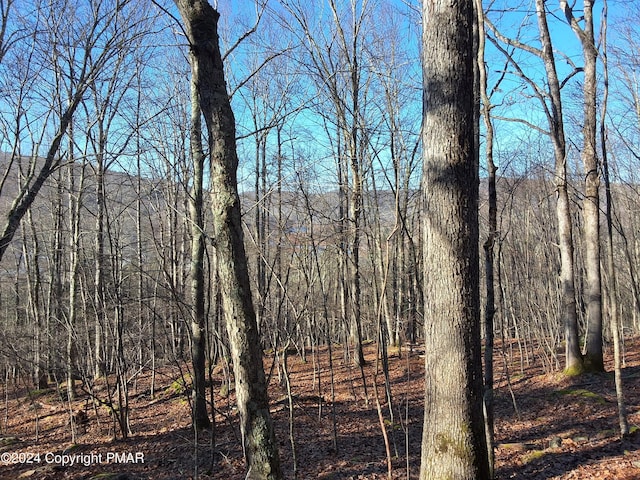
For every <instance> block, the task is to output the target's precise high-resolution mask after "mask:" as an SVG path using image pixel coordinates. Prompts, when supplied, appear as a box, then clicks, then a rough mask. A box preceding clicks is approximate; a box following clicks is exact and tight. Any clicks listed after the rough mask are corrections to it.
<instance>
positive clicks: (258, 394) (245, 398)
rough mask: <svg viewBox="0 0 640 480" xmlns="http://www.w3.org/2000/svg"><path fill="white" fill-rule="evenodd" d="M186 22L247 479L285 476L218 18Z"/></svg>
mask: <svg viewBox="0 0 640 480" xmlns="http://www.w3.org/2000/svg"><path fill="white" fill-rule="evenodd" d="M176 5H177V6H178V9H179V10H180V15H181V16H182V19H183V21H184V24H185V30H186V34H187V38H188V40H189V44H190V45H189V48H190V52H191V61H192V62H194V64H193V66H192V71H193V74H194V76H195V79H194V80H195V84H196V85H197V87H198V96H197V98H195V99H193V100H194V101H198V102H199V104H200V109H201V111H202V115H203V118H204V120H205V123H206V126H207V130H208V134H209V148H210V154H211V192H212V193H211V195H212V202H211V203H212V211H213V229H214V234H213V242H214V247H215V252H216V261H217V265H218V275H219V278H220V289H221V294H222V308H223V311H224V317H225V321H226V326H227V333H228V336H229V340H230V343H231V355H232V359H233V367H234V375H235V380H236V397H237V402H238V411H239V413H240V422H241V423H240V426H241V432H242V439H243V447H244V450H245V456H246V460H247V466H248V470H249V473H248V478H254V479H269V480H276V479H280V478H282V473H281V469H280V458H279V455H278V448H277V443H276V439H275V433H274V430H273V424H272V421H271V415H270V412H269V401H268V396H267V385H266V379H265V374H264V368H263V363H262V348H261V343H260V336H259V334H258V328H257V324H256V315H255V310H254V307H253V301H252V298H251V289H250V285H249V271H248V267H247V256H246V252H245V248H244V240H243V233H242V222H241V211H240V199H239V197H238V191H237V188H238V186H237V167H238V157H237V153H236V132H235V118H234V116H233V111H232V110H231V104H230V102H229V96H228V94H227V90H226V84H225V77H224V69H223V64H222V57H221V54H220V47H219V42H218V18H219V16H220V15H219V13H218V12H217V11H216V10H215V9H213V7H211V5H209V3H207V2H206V1H203V0H176Z"/></svg>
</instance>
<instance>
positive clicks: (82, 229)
mask: <svg viewBox="0 0 640 480" xmlns="http://www.w3.org/2000/svg"><path fill="white" fill-rule="evenodd" d="M423 3H424V5H421V4H420V2H419V1H418V0H415V1H408V2H404V1H392V2H385V1H377V0H357V1H356V0H353V1H350V2H346V1H339V0H323V1H322V2H305V1H298V0H292V1H276V0H270V1H262V0H260V1H255V2H253V1H239V2H216V4H215V5H213V6H211V5H209V4H208V3H207V2H206V1H196V0H193V1H189V0H176V2H175V3H173V2H162V1H154V2H147V1H143V0H55V1H53V2H51V1H49V2H44V1H40V0H35V1H30V2H22V1H19V0H0V22H1V23H0V93H1V95H0V339H1V341H0V374H1V375H2V382H3V384H4V391H5V392H7V398H8V392H9V390H10V389H11V388H14V389H19V388H25V389H29V390H46V389H48V388H53V389H55V390H56V392H59V398H60V402H61V404H63V405H69V406H70V405H71V402H72V401H73V400H74V399H78V398H82V399H91V401H93V402H94V403H96V404H97V405H100V406H106V407H108V408H109V409H110V413H109V415H111V416H110V417H109V418H111V420H110V421H113V433H114V435H115V436H116V437H118V438H121V439H126V438H128V437H129V436H131V435H135V433H136V432H135V429H132V428H131V418H132V416H135V415H136V412H135V411H134V410H132V408H131V407H130V403H131V401H132V395H131V389H132V388H133V386H134V385H136V384H137V383H136V382H137V381H138V378H139V377H140V378H141V377H142V376H145V378H148V379H149V383H148V392H147V393H148V397H149V398H150V399H153V398H154V397H155V395H156V394H157V392H158V388H160V387H159V386H160V385H161V384H162V382H161V380H159V379H157V378H156V372H158V371H160V370H161V369H163V368H166V367H172V368H173V367H175V368H180V369H181V370H182V371H183V376H182V381H183V382H184V383H185V384H186V385H187V387H188V388H186V389H185V390H186V393H185V395H184V397H185V398H187V399H188V402H189V406H190V409H191V412H192V421H193V424H194V426H195V427H197V428H195V429H194V436H195V442H196V444H197V443H198V438H199V436H200V435H205V433H203V432H213V435H211V442H212V444H213V445H214V447H215V442H216V440H215V431H216V422H219V421H220V419H219V418H218V420H216V417H220V415H219V412H218V411H217V409H216V404H215V401H214V386H215V390H216V392H215V393H216V394H218V393H219V392H220V389H221V388H222V385H224V386H226V388H227V389H232V390H234V391H235V393H236V395H237V401H238V409H239V414H240V417H241V418H240V420H237V421H238V422H239V425H240V426H239V427H238V428H239V431H240V437H241V438H240V439H239V443H241V444H242V452H243V455H244V456H245V458H246V461H247V466H248V467H247V468H248V471H249V473H251V472H253V475H255V478H274V479H275V478H283V477H282V475H283V472H281V471H280V465H279V460H278V452H277V448H276V443H277V442H276V439H275V437H274V432H273V426H272V424H271V418H270V415H269V403H268V398H267V396H266V389H267V386H268V384H269V382H270V381H272V382H276V381H277V380H276V379H275V377H276V376H277V377H278V379H279V381H280V384H281V385H282V386H283V388H285V390H286V391H287V392H288V397H289V405H288V408H289V409H290V413H291V419H290V425H291V429H290V431H289V432H287V433H288V434H289V439H288V440H290V448H291V451H292V452H293V453H292V454H293V455H294V457H293V467H292V468H293V472H294V474H295V472H296V458H295V452H296V448H295V446H296V443H297V442H304V434H302V433H299V434H296V433H295V431H294V428H293V425H294V415H293V412H294V405H293V402H292V400H291V399H292V398H293V396H292V391H291V384H290V382H289V371H288V367H289V363H288V362H289V361H290V359H289V358H288V357H291V356H297V357H299V358H300V359H301V360H302V361H304V362H307V361H310V362H312V364H313V373H314V386H316V387H315V388H317V389H318V391H317V392H316V393H317V394H318V396H319V397H322V398H323V401H324V402H326V408H331V405H332V403H335V402H333V400H332V395H334V394H335V392H334V390H333V387H334V383H333V380H334V377H333V375H334V368H336V369H337V368H339V367H338V366H337V365H334V362H337V363H340V365H349V372H350V375H351V385H352V388H353V389H354V391H355V389H361V391H362V393H361V395H362V398H363V399H366V402H365V403H364V404H363V406H362V408H363V409H368V410H371V409H375V410H377V414H379V416H380V423H381V430H382V432H383V434H384V435H383V436H384V439H385V441H386V442H387V443H386V445H387V448H386V455H387V456H388V457H389V458H390V457H391V453H390V450H391V447H390V446H389V443H388V437H387V435H386V434H387V431H386V429H385V425H386V427H387V428H388V429H389V431H391V432H392V431H393V429H394V428H395V425H400V424H399V423H397V422H398V421H399V420H398V419H395V420H394V411H393V404H394V398H393V390H394V385H393V382H392V381H391V376H390V374H389V366H388V359H389V357H390V356H400V357H401V358H402V357H403V356H405V355H410V352H413V351H414V350H415V351H420V352H423V353H424V354H425V357H426V358H425V362H426V363H425V367H426V371H427V374H426V375H427V379H428V381H427V382H426V384H427V389H426V392H425V399H424V400H425V402H426V403H425V404H423V405H425V406H426V408H425V411H427V417H425V423H424V425H425V426H426V427H427V429H426V431H431V432H432V433H433V435H432V438H427V437H428V435H425V437H423V445H422V448H423V458H422V460H423V461H422V469H421V473H420V478H437V477H435V476H434V475H436V473H433V472H435V471H437V470H438V468H441V466H442V465H443V464H447V465H449V464H452V463H455V462H453V460H451V459H449V460H446V458H447V456H446V455H443V457H442V458H444V459H445V460H441V461H440V460H438V461H436V459H435V458H436V457H434V456H433V455H432V454H430V453H429V452H430V451H431V452H432V453H433V451H437V452H440V453H443V451H442V441H443V440H442V438H444V437H443V436H442V435H444V434H443V433H442V432H439V431H438V430H437V429H438V428H442V427H441V426H439V425H437V422H435V421H433V422H431V423H429V421H428V414H429V413H428V412H429V410H430V407H432V408H433V411H434V412H439V413H434V418H435V417H438V418H444V417H446V413H447V412H448V410H447V408H446V407H447V406H449V410H452V408H451V407H452V405H456V407H455V410H456V412H458V410H460V409H462V410H465V409H468V411H467V410H465V412H466V413H468V416H467V417H466V418H465V419H464V420H463V424H464V425H465V428H464V429H461V431H460V432H462V433H463V434H464V435H460V437H465V438H460V439H453V440H451V439H450V440H447V441H451V442H454V443H455V442H458V441H460V442H462V443H464V445H465V446H468V445H469V444H470V443H471V444H473V448H472V449H471V450H472V452H473V453H474V454H475V455H476V457H474V458H472V459H471V460H472V463H474V465H472V466H469V465H466V466H464V467H461V468H462V469H463V470H465V471H466V473H465V474H464V475H462V474H460V475H462V476H459V477H455V478H489V476H490V475H489V473H488V472H489V471H490V470H491V468H492V467H493V459H492V451H493V445H492V442H493V440H492V438H493V418H492V416H493V415H492V396H493V393H492V389H493V382H494V380H493V375H492V372H493V368H494V367H493V363H492V359H493V353H494V351H493V348H494V339H495V340H496V342H495V344H496V348H499V347H498V345H500V348H504V347H505V345H509V350H503V351H502V352H501V353H500V355H501V356H502V357H503V358H504V359H505V362H507V361H511V360H513V359H515V358H517V359H518V361H519V362H520V364H519V367H521V368H522V369H523V370H524V365H525V363H526V364H527V365H530V364H535V365H537V366H539V367H540V368H541V369H542V370H543V371H544V372H546V373H552V372H560V371H562V372H564V373H565V374H566V375H584V374H590V373H593V372H596V373H597V372H602V371H604V369H605V354H606V355H609V354H611V355H612V354H613V353H614V352H615V354H616V355H615V358H616V366H617V367H618V368H617V369H616V380H617V381H616V387H617V392H616V391H613V392H612V395H616V393H617V397H616V398H617V405H618V412H619V418H620V424H619V427H618V426H612V428H619V430H620V435H621V436H625V435H627V434H628V433H629V425H628V424H627V421H626V412H625V401H626V397H625V394H624V382H623V380H622V376H621V375H620V367H621V366H622V361H623V359H622V360H621V356H622V355H623V354H624V353H625V351H626V349H625V347H626V344H627V342H628V341H629V339H631V338H633V337H634V336H636V335H637V334H638V333H639V330H640V284H639V281H640V280H639V278H638V276H639V273H638V266H639V265H640V237H639V235H640V195H639V192H638V189H639V188H640V187H639V184H640V183H639V182H640V179H639V178H638V165H639V164H640V163H639V162H640V83H639V80H638V78H637V71H638V68H640V59H639V58H638V55H637V52H638V48H640V45H639V43H638V38H640V35H639V34H640V6H638V5H637V4H636V3H635V2H633V1H623V0H618V1H613V0H608V1H607V0H603V2H602V3H595V4H594V3H592V2H590V1H586V0H585V2H584V4H583V3H582V2H577V3H575V4H571V5H569V4H568V3H567V2H565V1H564V0H559V1H557V2H556V1H555V0H549V1H544V0H535V1H533V0H532V1H529V2H519V3H518V4H514V3H513V2H501V1H498V2H484V5H480V3H482V2H479V1H478V2H475V3H476V4H477V5H475V7H474V2H472V1H470V0H469V1H465V2H447V1H444V0H443V1H435V0H434V1H430V0H425V1H424V2H423ZM214 7H215V8H214ZM454 7H455V8H454ZM480 7H482V8H480ZM457 9H460V10H459V11H458V10H457ZM454 10H455V12H454ZM445 13H447V14H450V15H451V17H449V16H447V15H444V14H445ZM478 21H479V22H480V24H478V23H477V22H478ZM207 22H211V24H209V23H207ZM438 22H443V23H438ZM447 22H448V23H447ZM474 23H475V25H474ZM445 26H447V28H445ZM423 27H424V32H423ZM429 29H431V30H429ZM429 32H431V33H429ZM443 35H451V37H450V38H449V37H447V38H448V39H447V38H444V37H442V36H443ZM452 38H455V39H456V42H455V43H451V42H449V40H451V39H452ZM452 44H454V45H456V48H455V49H454V51H453V52H451V53H447V50H446V49H447V48H451V45H452ZM454 53H457V54H458V55H454ZM423 67H424V68H423ZM463 67H464V69H463ZM450 70H455V71H456V72H458V75H461V76H458V77H456V76H455V75H453V74H451V75H449V74H448V73H446V72H449V71H450ZM443 72H444V73H443ZM460 72H462V73H460ZM423 81H424V84H423ZM423 102H424V103H423ZM447 109H452V110H451V111H453V112H454V114H455V115H461V117H456V116H455V115H454V114H452V115H453V116H452V117H449V116H447V115H445V113H446V112H448V111H449V110H447ZM443 112H445V113H443ZM449 121H451V122H452V123H451V124H450V125H449V124H447V122H449ZM465 122H466V123H465ZM455 128H458V130H455ZM458 148H459V150H460V151H459V152H458ZM456 152H458V153H456ZM460 152H462V153H460ZM456 155H458V159H459V161H458V163H456V160H455V158H456ZM447 162H450V163H448V164H447ZM481 254H482V255H481ZM456 256H457V257H456ZM457 276H460V278H459V279H456V278H457ZM458 280H459V281H458ZM448 282H450V283H448ZM469 282H470V283H469ZM445 293H446V295H445ZM458 294H459V295H458ZM456 295H458V296H456ZM456 307H459V310H460V311H459V312H456V311H455V310H456ZM481 319H482V322H481ZM481 324H482V327H481ZM481 341H482V345H483V346H484V349H485V350H484V352H485V356H484V362H482V363H483V365H484V372H483V371H482V370H481V362H480V359H481V357H482V353H483V352H482V351H481V348H480V345H481V344H480V342H481ZM371 344H375V345H376V351H375V355H374V357H375V359H378V360H374V362H375V372H374V373H372V372H373V371H372V369H371V368H370V367H371V365H370V364H369V365H368V364H367V363H368V362H367V359H366V358H365V351H366V347H367V346H368V345H371ZM456 349H459V350H456ZM454 350H455V351H457V353H458V354H459V355H458V356H455V355H453V351H454ZM318 352H323V353H324V354H326V355H328V356H327V361H326V363H325V364H322V365H320V364H317V363H316V362H317V360H316V354H318ZM486 352H488V354H486ZM514 352H515V353H514ZM449 354H452V356H451V357H450V356H449ZM443 355H445V357H444V358H447V359H448V360H449V361H448V362H447V363H446V364H445V363H443V362H441V361H440V360H442V358H443ZM263 357H264V358H266V359H268V360H269V361H268V362H267V363H266V364H265V365H266V367H267V370H266V372H265V370H264V369H263V364H262V358H263ZM507 358H508V360H507ZM453 359H455V361H456V362H458V363H457V364H454V363H452V362H453ZM369 361H371V360H370V359H369ZM514 361H515V360H514ZM378 362H380V363H378ZM378 365H379V368H378ZM454 365H457V366H456V367H454ZM367 367H369V368H367ZM514 368H516V369H517V368H518V367H517V366H514ZM269 369H270V370H269ZM316 372H317V374H318V376H319V377H320V376H322V378H323V380H322V382H325V386H324V387H322V388H326V391H325V390H320V388H321V387H320V385H321V382H320V380H318V381H317V384H316V383H315V375H316ZM483 373H484V375H483ZM454 374H455V375H454ZM373 377H375V378H373ZM232 378H234V382H235V383H234V382H232ZM482 378H484V382H482ZM378 379H380V381H383V382H384V385H385V386H384V389H381V390H380V392H379V391H378V390H379V388H378V386H377V385H378V383H377V382H378ZM445 380H446V382H445ZM105 384H106V388H103V386H104V385H105ZM56 387H57V389H56ZM460 387H462V388H460ZM456 389H457V390H456ZM458 390H459V391H458ZM442 392H445V393H442ZM294 393H295V392H294ZM467 394H468V395H469V398H463V397H464V396H465V395H467ZM334 398H335V397H334ZM453 400H456V401H455V402H454V401H453ZM458 400H460V402H458ZM463 400H464V401H463ZM87 401H88V400H87ZM467 401H468V402H470V403H465V402H467ZM321 403H322V402H321ZM483 407H484V408H483ZM407 408H408V407H407ZM438 409H440V410H438ZM480 410H484V413H485V415H484V417H483V415H482V411H480ZM216 412H217V413H216ZM68 413H69V415H68V416H69V429H70V432H71V436H72V438H73V441H74V442H75V441H76V436H77V435H79V433H78V430H77V428H76V427H77V425H76V423H81V422H80V421H79V419H78V418H76V416H74V414H73V409H72V408H68ZM383 417H384V419H383ZM387 417H388V418H387ZM332 418H333V419H332V421H333V427H334V451H335V450H337V448H336V444H337V435H336V434H335V428H336V410H335V406H334V410H333V417H332ZM483 419H485V420H486V422H485V425H484V429H483V428H482V426H480V424H479V423H478V422H482V420H483ZM224 421H228V418H227V419H225V420H224ZM376 421H377V420H376ZM6 424H7V423H6V421H5V423H4V426H3V423H2V422H0V433H3V434H5V433H10V432H5V431H4V430H3V429H4V428H6ZM454 425H458V427H459V425H460V424H459V423H455V422H454ZM445 426H446V428H451V426H450V425H448V426H447V425H445ZM467 426H468V427H469V428H470V429H471V430H473V435H471V434H470V431H469V430H467ZM458 427H456V428H458ZM460 432H458V433H460ZM485 434H486V438H485V437H484V436H483V435H485ZM207 435H208V433H207ZM478 435H479V436H478ZM472 437H473V438H472ZM476 437H477V438H476ZM447 438H448V437H447ZM279 440H280V441H281V443H282V441H283V440H284V439H279ZM381 441H382V440H381ZM465 442H467V443H465ZM469 442H470V443H469ZM473 442H476V443H473ZM429 443H431V447H429V446H426V445H429ZM271 447H272V450H270V451H267V450H264V448H271ZM419 448H420V447H419V446H418V449H419ZM429 448H432V450H429ZM433 449H435V450H433ZM444 450H446V449H444ZM484 450H488V452H485V451H484ZM444 453H447V452H446V451H445V452H444ZM487 453H488V455H487ZM449 454H451V455H452V456H453V457H456V456H457V457H459V456H460V451H459V450H456V449H454V448H453V447H452V448H451V449H450V450H449ZM396 455H397V453H396ZM438 458H440V457H438ZM430 460H433V461H432V462H431V463H432V464H433V465H431V467H429V462H430ZM288 461H289V460H288ZM436 464H438V465H440V467H438V468H436V467H434V465H436ZM287 465H289V463H287ZM389 468H391V460H389ZM474 468H476V469H477V470H475V471H474ZM430 472H431V473H430ZM478 472H482V473H478ZM289 473H290V472H285V476H288V475H289ZM499 474H500V473H499V472H497V473H496V475H497V476H498V477H499ZM193 475H194V476H197V475H198V469H197V467H195V473H193ZM292 475H293V474H292ZM389 475H391V473H389ZM287 478H288V477H287ZM336 478H342V477H336ZM345 478H346V477H345ZM349 478H351V477H349Z"/></svg>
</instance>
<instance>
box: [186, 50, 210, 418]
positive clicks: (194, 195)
mask: <svg viewBox="0 0 640 480" xmlns="http://www.w3.org/2000/svg"><path fill="white" fill-rule="evenodd" d="M191 68H192V78H191V98H192V100H191V131H190V143H191V156H192V161H193V180H192V182H193V185H192V188H191V195H190V196H189V210H190V220H191V302H192V310H191V311H190V314H191V363H192V365H193V377H194V378H193V397H194V398H193V425H194V428H195V429H196V430H202V429H205V428H208V427H209V426H210V425H211V421H210V420H209V415H208V413H207V401H206V394H207V391H206V383H205V382H206V369H205V349H206V337H205V331H206V311H205V294H206V289H205V278H204V250H205V245H204V235H205V234H204V211H203V209H204V192H203V181H204V164H205V153H204V149H203V145H202V112H201V110H200V104H199V102H198V86H197V85H196V83H195V81H196V78H197V71H196V70H197V68H198V64H197V63H196V61H195V60H194V59H193V58H192V60H191Z"/></svg>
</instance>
